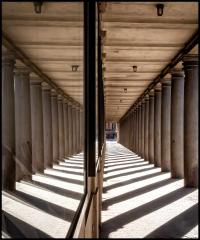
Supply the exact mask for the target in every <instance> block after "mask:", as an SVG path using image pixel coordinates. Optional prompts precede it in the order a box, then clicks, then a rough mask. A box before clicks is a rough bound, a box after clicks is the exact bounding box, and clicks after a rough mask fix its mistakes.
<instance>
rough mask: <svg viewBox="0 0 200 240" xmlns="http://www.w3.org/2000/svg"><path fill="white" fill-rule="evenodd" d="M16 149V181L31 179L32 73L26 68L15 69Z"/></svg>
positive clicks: (18, 67)
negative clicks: (30, 75)
mask: <svg viewBox="0 0 200 240" xmlns="http://www.w3.org/2000/svg"><path fill="white" fill-rule="evenodd" d="M14 72H15V77H14V81H15V126H16V127H15V148H16V181H20V180H22V179H29V180H30V179H31V176H32V155H31V97H30V78H29V74H30V71H29V69H28V68H27V67H25V66H22V65H21V66H20V65H18V66H17V67H16V68H15V71H14Z"/></svg>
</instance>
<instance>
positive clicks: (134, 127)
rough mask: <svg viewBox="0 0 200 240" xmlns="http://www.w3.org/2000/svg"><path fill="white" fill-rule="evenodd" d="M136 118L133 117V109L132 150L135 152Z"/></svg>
mask: <svg viewBox="0 0 200 240" xmlns="http://www.w3.org/2000/svg"><path fill="white" fill-rule="evenodd" d="M135 120H136V118H135V109H134V110H133V147H132V151H133V152H135V136H136V121H135Z"/></svg>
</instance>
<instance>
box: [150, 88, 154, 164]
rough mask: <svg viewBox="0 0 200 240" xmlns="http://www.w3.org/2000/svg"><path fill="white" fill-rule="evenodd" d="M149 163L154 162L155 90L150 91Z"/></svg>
mask: <svg viewBox="0 0 200 240" xmlns="http://www.w3.org/2000/svg"><path fill="white" fill-rule="evenodd" d="M149 163H151V164H153V163H154V90H153V89H152V90H151V91H150V93H149Z"/></svg>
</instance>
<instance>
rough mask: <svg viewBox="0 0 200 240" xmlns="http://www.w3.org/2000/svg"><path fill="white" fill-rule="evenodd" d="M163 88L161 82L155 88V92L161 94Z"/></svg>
mask: <svg viewBox="0 0 200 240" xmlns="http://www.w3.org/2000/svg"><path fill="white" fill-rule="evenodd" d="M161 87H162V84H161V82H158V83H157V84H156V85H155V86H154V92H155V93H156V92H161Z"/></svg>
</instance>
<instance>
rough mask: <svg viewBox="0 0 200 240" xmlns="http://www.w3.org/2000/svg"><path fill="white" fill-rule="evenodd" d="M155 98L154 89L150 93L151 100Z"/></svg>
mask: <svg viewBox="0 0 200 240" xmlns="http://www.w3.org/2000/svg"><path fill="white" fill-rule="evenodd" d="M150 98H154V89H151V90H150V92H149V99H150Z"/></svg>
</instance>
